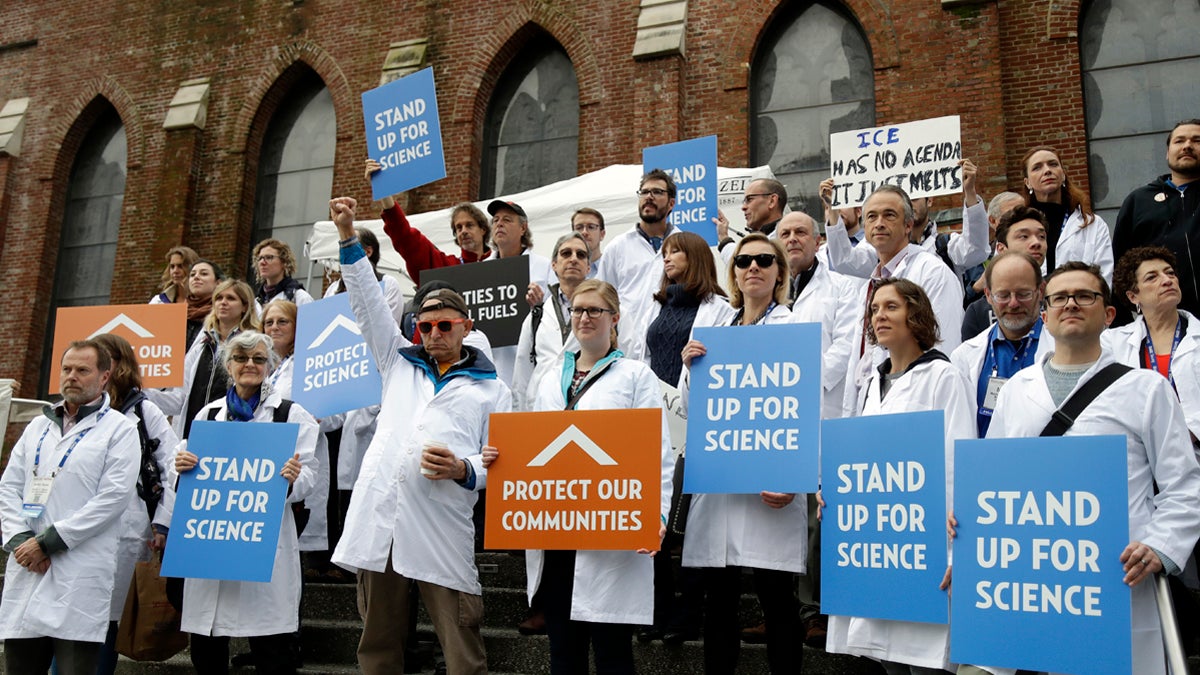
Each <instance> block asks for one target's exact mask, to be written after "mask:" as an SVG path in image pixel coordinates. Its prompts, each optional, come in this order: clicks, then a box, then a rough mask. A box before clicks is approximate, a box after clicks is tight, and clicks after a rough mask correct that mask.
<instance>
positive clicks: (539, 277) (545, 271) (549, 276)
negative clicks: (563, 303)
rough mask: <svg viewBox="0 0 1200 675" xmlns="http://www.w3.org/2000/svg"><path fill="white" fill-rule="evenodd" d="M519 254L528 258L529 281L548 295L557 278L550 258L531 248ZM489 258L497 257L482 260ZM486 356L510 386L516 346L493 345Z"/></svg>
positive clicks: (514, 368)
mask: <svg viewBox="0 0 1200 675" xmlns="http://www.w3.org/2000/svg"><path fill="white" fill-rule="evenodd" d="M521 255H523V256H525V257H527V258H529V283H531V284H537V285H538V286H540V287H541V289H542V295H543V296H546V295H549V294H550V282H551V281H552V280H555V279H557V278H558V276H557V275H555V274H554V268H553V267H551V265H550V259H549V258H547V257H546V256H544V255H540V254H537V253H534V252H533V249H528V248H527V249H525V251H524V252H523V253H521ZM491 260H499V258H497V257H494V256H493V257H490V258H488V259H487V260H484V261H482V262H483V263H484V264H486V263H488V262H489V261H491ZM519 302H524V300H520V301H519ZM551 318H553V317H551ZM488 358H490V359H491V361H492V363H493V364H494V365H495V366H496V376H497V377H499V378H500V381H501V382H503V383H504V384H506V385H508V386H509V388H512V386H513V378H514V376H515V374H516V365H517V346H516V345H506V346H504V347H494V348H493V349H492V356H490V357H488Z"/></svg>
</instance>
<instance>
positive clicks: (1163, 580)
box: [1154, 574, 1188, 675]
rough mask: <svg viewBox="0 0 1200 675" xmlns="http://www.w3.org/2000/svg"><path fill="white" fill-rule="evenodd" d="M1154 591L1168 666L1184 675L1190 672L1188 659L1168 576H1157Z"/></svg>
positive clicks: (1178, 674)
mask: <svg viewBox="0 0 1200 675" xmlns="http://www.w3.org/2000/svg"><path fill="white" fill-rule="evenodd" d="M1154 591H1155V595H1156V596H1157V597H1158V620H1159V622H1160V623H1161V624H1162V635H1163V646H1164V648H1165V649H1166V651H1167V665H1168V666H1170V671H1171V672H1172V673H1174V674H1175V675H1183V674H1184V673H1187V672H1188V667H1187V657H1186V656H1185V655H1184V651H1183V642H1182V641H1181V640H1180V639H1179V624H1178V623H1177V622H1176V621H1175V607H1174V605H1172V604H1171V585H1170V583H1169V582H1168V581H1167V575H1165V574H1157V575H1155V580H1154Z"/></svg>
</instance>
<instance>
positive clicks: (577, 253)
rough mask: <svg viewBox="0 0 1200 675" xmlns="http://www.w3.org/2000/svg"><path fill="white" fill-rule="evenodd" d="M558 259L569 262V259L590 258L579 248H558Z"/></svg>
mask: <svg viewBox="0 0 1200 675" xmlns="http://www.w3.org/2000/svg"><path fill="white" fill-rule="evenodd" d="M558 257H560V258H562V259H563V260H570V259H571V258H579V259H580V260H587V259H588V258H591V256H590V255H588V252H587V251H585V250H583V249H581V248H560V249H558Z"/></svg>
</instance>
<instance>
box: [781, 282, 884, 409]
mask: <svg viewBox="0 0 1200 675" xmlns="http://www.w3.org/2000/svg"><path fill="white" fill-rule="evenodd" d="M861 288H862V283H861V282H860V281H859V280H857V279H855V278H851V277H847V276H845V275H843V274H838V273H837V272H831V271H829V266H828V265H827V264H825V263H824V262H820V261H818V264H817V271H816V272H814V273H813V277H812V279H811V280H809V282H808V285H806V286H805V287H804V291H803V292H801V293H800V297H799V298H796V299H795V301H794V302H793V303H792V315H793V319H792V320H793V321H796V322H799V323H804V322H806V321H819V322H820V323H821V331H822V339H821V418H822V419H833V418H837V417H841V416H842V397H843V395H844V394H845V390H846V365H847V363H848V362H849V360H850V343H851V341H852V340H853V336H854V322H855V321H858V320H860V319H861V318H862V314H861V313H860V312H859V311H858V310H859V306H858V302H857V299H858V298H863V297H866V296H865V291H861V290H860V289H861Z"/></svg>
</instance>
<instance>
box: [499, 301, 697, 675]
mask: <svg viewBox="0 0 1200 675" xmlns="http://www.w3.org/2000/svg"><path fill="white" fill-rule="evenodd" d="M620 319H621V310H620V302H619V301H618V299H617V291H616V289H614V288H613V287H612V286H611V285H609V284H607V283H605V282H603V281H596V280H594V279H589V280H587V281H584V282H583V283H581V284H579V286H578V287H577V288H576V289H575V295H574V297H573V298H572V299H571V330H572V332H573V333H574V336H575V339H576V340H577V341H578V342H579V351H568V352H566V353H565V354H564V355H563V358H562V360H561V363H562V368H561V371H560V372H561V377H543V378H542V380H541V382H540V384H539V386H538V393H537V397H536V399H535V402H534V406H533V409H534V410H620V409H631V408H657V409H661V408H662V392H661V390H660V389H659V384H658V378H656V377H655V376H654V373H653V372H652V371H651V370H650V368H649V367H647V366H646V365H645V364H643V363H641V362H640V361H635V360H633V359H627V358H622V357H623V354H622V353H621V351H620V350H619V349H617V323H618V321H620ZM662 424H663V427H662V428H663V433H662V438H661V439H660V445H659V447H660V454H661V458H662V482H661V486H660V489H661V491H662V504H663V512H662V514H661V516H662V520H661V521H660V523H658V525H659V527H658V532H659V536H660V537H661V536H662V535H663V533H664V531H665V527H664V526H663V525H662V523H665V522H666V509H667V506H669V505H670V503H671V477H672V473H673V471H674V465H675V462H674V459H675V455H674V453H673V452H672V451H671V442H670V438H669V435H668V433H667V431H666V428H667V427H666V424H667V421H666V418H665V415H664V417H663V420H662ZM502 450H503V449H499V450H498V449H497V448H493V447H490V446H488V447H484V449H483V462H484V466H490V465H491V464H492V462H494V461H497V458H498V457H499V453H500V452H501V451H502ZM501 461H502V460H501ZM645 526H647V527H653V526H654V525H653V524H650V523H646V524H645ZM649 553H650V552H649V551H647V550H639V551H534V550H531V551H527V552H526V555H525V569H526V573H527V577H528V586H529V588H528V593H529V599H530V601H531V602H532V600H533V596H534V594H535V593H536V594H538V596H539V598H540V600H541V602H542V605H543V608H544V610H545V614H546V633H547V635H549V637H550V672H551V673H552V674H553V675H574V674H576V673H586V672H588V646H589V644H590V645H591V648H592V651H593V655H594V660H595V668H596V672H597V673H633V672H634V665H633V627H634V625H635V624H641V625H648V624H650V623H651V622H652V621H653V618H654V613H653V608H652V603H650V602H647V599H648V598H650V597H652V594H653V592H654V588H653V585H654V567H653V563H652V561H651V559H650V556H649V555H646V554H649ZM577 582H578V583H577Z"/></svg>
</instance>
